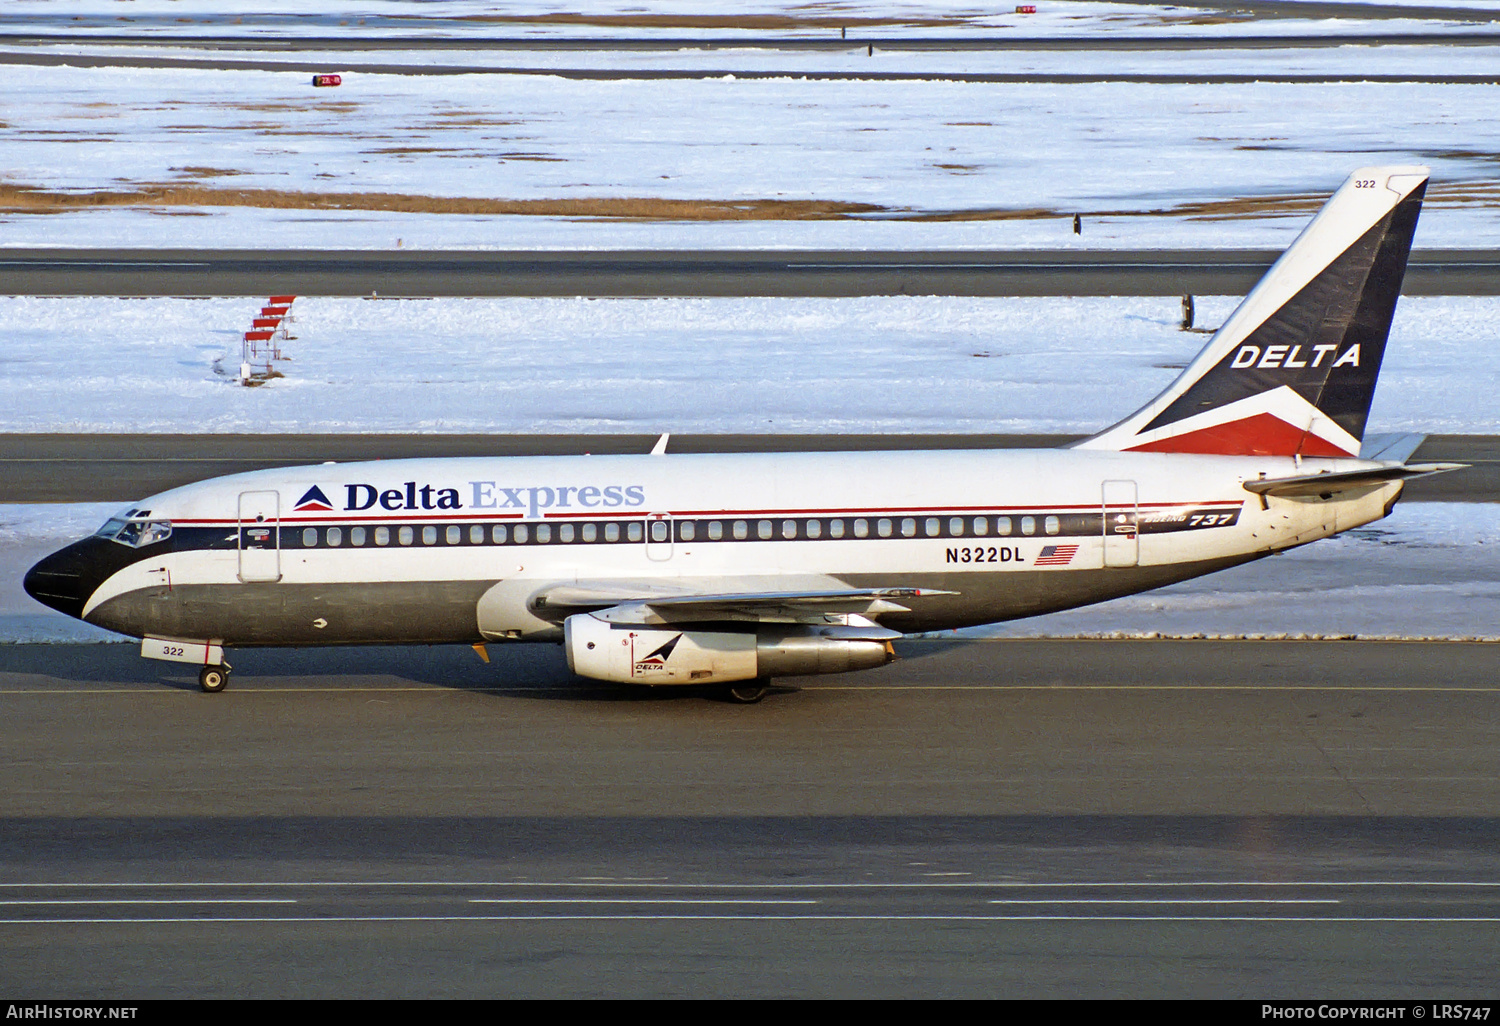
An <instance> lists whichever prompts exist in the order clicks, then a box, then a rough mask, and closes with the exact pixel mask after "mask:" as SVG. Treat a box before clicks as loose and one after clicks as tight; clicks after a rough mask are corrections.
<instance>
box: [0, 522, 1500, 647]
mask: <svg viewBox="0 0 1500 1026" xmlns="http://www.w3.org/2000/svg"><path fill="white" fill-rule="evenodd" d="M119 508H120V507H119V504H118V503H104V504H100V503H91V504H84V505H56V506H53V505H35V506H14V505H13V506H4V505H0V643H4V642H39V641H46V642H58V641H117V640H120V638H119V635H116V634H112V633H110V632H109V631H104V630H101V629H99V628H97V627H92V626H90V625H88V624H85V623H81V622H79V621H77V620H73V619H70V618H69V617H66V616H63V615H62V614H61V613H55V612H53V611H52V610H49V609H46V608H45V607H43V606H41V605H39V604H38V603H36V602H34V601H33V600H32V599H31V598H30V597H29V596H27V595H26V593H25V592H24V591H22V589H21V583H20V582H21V577H22V575H23V574H24V573H25V571H26V569H27V568H28V567H30V566H31V565H32V564H33V563H35V562H36V561H37V560H38V559H40V558H41V557H42V556H44V555H46V554H47V553H49V552H52V551H55V550H56V549H59V548H61V547H62V546H64V545H66V544H67V543H69V542H71V541H75V540H77V539H78V538H81V537H83V536H85V535H88V534H91V533H92V532H93V531H94V530H95V529H96V528H97V527H98V526H99V525H100V524H101V523H103V522H104V520H105V519H106V518H107V517H108V516H109V514H111V513H113V512H115V511H116V510H117V509H119ZM1497 547H1500V505H1486V504H1477V503H1474V504H1462V505H1460V504H1452V505H1448V504H1440V503H1410V504H1402V505H1398V506H1397V507H1396V511H1395V513H1394V514H1392V516H1391V517H1389V518H1388V519H1386V520H1383V521H1380V522H1378V523H1375V524H1372V525H1370V526H1368V527H1365V528H1361V529H1358V530H1355V531H1351V532H1348V533H1347V534H1343V535H1340V536H1339V537H1337V538H1332V539H1329V540H1327V541H1321V542H1317V543H1315V544H1313V545H1309V546H1306V547H1304V548H1301V549H1296V550H1293V551H1292V552H1289V553H1285V554H1283V555H1281V556H1273V557H1271V558H1269V559H1264V560H1261V561H1259V562H1257V563H1252V564H1249V565H1247V566H1242V567H1237V568H1235V569H1232V570H1226V571H1223V572H1222V573H1218V574H1214V575H1211V576H1209V577H1205V578H1200V579H1198V580H1196V581H1188V582H1186V583H1184V584H1178V585H1173V586H1172V587H1169V588H1164V589H1162V590H1160V591H1154V592H1150V593H1147V594H1144V595H1135V596H1131V597H1128V598H1122V599H1116V600H1114V601H1112V602H1106V603H1102V604H1100V605H1097V606H1090V607H1087V608H1084V609H1080V610H1074V611H1070V612H1064V613H1054V614H1052V615H1051V616H1044V617H1035V618H1033V619H1029V620H1018V621H1015V622H1014V623H1011V624H1001V625H997V626H993V627H981V628H973V629H970V630H965V631H959V632H956V633H957V634H958V635H959V636H963V637H1040V636H1051V637H1075V636H1116V635H1118V636H1127V637H1137V636H1143V635H1151V634H1159V635H1163V636H1184V637H1191V636H1195V635H1207V636H1211V637H1213V636H1221V637H1239V636H1246V635H1252V636H1281V635H1287V636H1295V637H1301V636H1314V637H1343V636H1348V635H1358V636H1359V637H1433V638H1482V639H1491V640H1500V559H1497V558H1496V550H1497ZM942 636H945V637H946V636H949V635H947V634H944V635H942Z"/></svg>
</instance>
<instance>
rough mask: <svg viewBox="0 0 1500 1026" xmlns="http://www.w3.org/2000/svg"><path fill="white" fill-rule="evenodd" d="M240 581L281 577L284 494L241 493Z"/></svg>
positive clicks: (276, 579)
mask: <svg viewBox="0 0 1500 1026" xmlns="http://www.w3.org/2000/svg"><path fill="white" fill-rule="evenodd" d="M239 550H240V580H241V581H244V582H246V583H247V584H248V583H250V582H252V581H279V580H281V493H280V492H240V506H239Z"/></svg>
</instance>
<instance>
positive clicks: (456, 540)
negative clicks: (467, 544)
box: [443, 524, 464, 545]
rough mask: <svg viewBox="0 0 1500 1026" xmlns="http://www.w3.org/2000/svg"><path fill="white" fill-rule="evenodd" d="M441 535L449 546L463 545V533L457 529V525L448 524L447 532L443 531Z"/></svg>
mask: <svg viewBox="0 0 1500 1026" xmlns="http://www.w3.org/2000/svg"><path fill="white" fill-rule="evenodd" d="M443 535H444V537H445V538H447V540H448V544H449V545H462V544H463V541H464V531H463V528H461V527H459V526H458V525H457V524H449V525H448V530H446V531H444V532H443Z"/></svg>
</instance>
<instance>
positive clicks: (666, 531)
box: [646, 513, 672, 563]
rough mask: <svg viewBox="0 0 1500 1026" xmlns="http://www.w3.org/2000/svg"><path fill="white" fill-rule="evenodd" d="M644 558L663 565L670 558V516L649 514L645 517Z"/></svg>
mask: <svg viewBox="0 0 1500 1026" xmlns="http://www.w3.org/2000/svg"><path fill="white" fill-rule="evenodd" d="M646 558H647V559H654V560H656V561H657V562H659V563H664V562H666V561H667V560H669V559H671V558H672V516H671V514H669V513H651V514H648V515H647V516H646Z"/></svg>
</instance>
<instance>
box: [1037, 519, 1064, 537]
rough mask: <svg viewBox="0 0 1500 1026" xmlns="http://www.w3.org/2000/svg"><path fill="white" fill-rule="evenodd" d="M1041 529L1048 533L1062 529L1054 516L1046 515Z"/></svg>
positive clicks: (1054, 532)
mask: <svg viewBox="0 0 1500 1026" xmlns="http://www.w3.org/2000/svg"><path fill="white" fill-rule="evenodd" d="M1042 530H1044V531H1046V532H1047V533H1048V534H1056V533H1057V532H1058V531H1060V530H1062V524H1061V523H1059V522H1058V519H1057V518H1056V517H1048V518H1047V519H1046V520H1043V521H1042Z"/></svg>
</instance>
